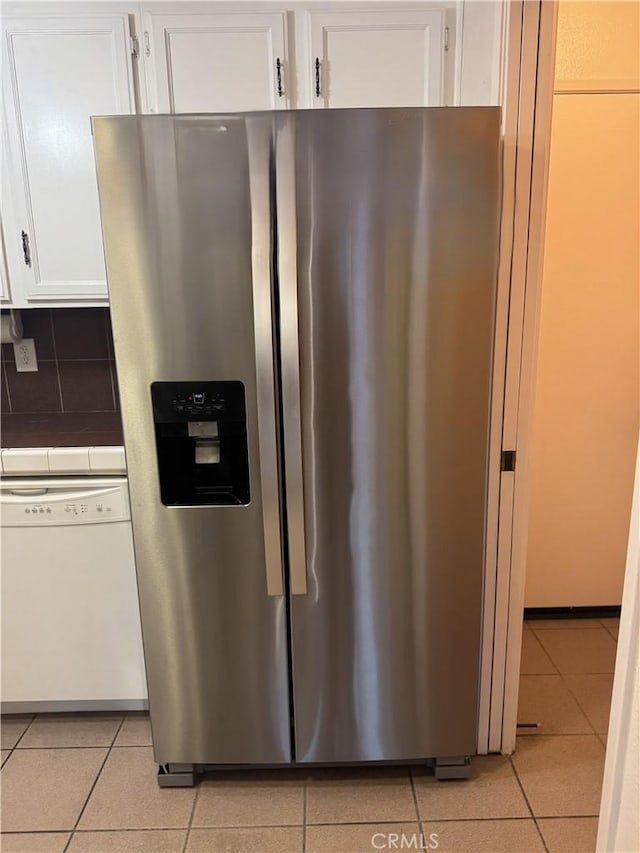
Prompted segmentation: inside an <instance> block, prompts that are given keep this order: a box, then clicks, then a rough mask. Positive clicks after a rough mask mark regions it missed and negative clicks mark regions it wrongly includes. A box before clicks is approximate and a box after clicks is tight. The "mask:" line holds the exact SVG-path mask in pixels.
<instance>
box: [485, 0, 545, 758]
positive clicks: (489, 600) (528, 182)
mask: <svg viewBox="0 0 640 853" xmlns="http://www.w3.org/2000/svg"><path fill="white" fill-rule="evenodd" d="M508 6H509V8H508V24H507V26H506V27H505V31H504V32H505V38H504V40H503V45H504V50H503V87H502V91H501V103H502V106H503V197H502V203H503V208H502V222H501V245H500V262H499V270H498V299H497V312H496V356H495V359H496V360H495V364H494V389H493V398H492V413H491V414H492V416H491V424H492V426H491V438H490V450H489V458H490V470H489V486H488V512H487V535H486V575H485V594H484V628H483V639H482V659H481V679H480V707H479V721H478V753H479V754H486V753H488V752H503V753H507V754H508V753H511V752H513V749H514V748H515V736H516V724H517V700H518V683H519V671H520V648H521V643H522V613H523V605H524V576H525V568H526V542H527V502H528V482H529V472H528V464H529V463H528V450H529V438H530V429H531V413H532V401H533V391H534V387H535V365H536V355H537V334H538V318H539V311H540V295H541V287H540V283H541V281H540V280H541V272H542V257H543V255H542V251H543V237H544V223H545V209H546V187H547V175H548V164H549V133H550V124H551V106H552V99H553V74H554V65H555V31H556V19H557V0H515V2H511V3H509V4H508ZM502 450H515V451H516V457H517V464H516V466H515V471H501V470H500V458H501V454H502Z"/></svg>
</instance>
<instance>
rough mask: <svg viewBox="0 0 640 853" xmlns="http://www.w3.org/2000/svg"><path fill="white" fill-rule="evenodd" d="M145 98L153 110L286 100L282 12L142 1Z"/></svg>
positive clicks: (237, 107)
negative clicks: (230, 9)
mask: <svg viewBox="0 0 640 853" xmlns="http://www.w3.org/2000/svg"><path fill="white" fill-rule="evenodd" d="M142 10H143V24H144V29H145V33H144V54H145V56H144V62H145V75H146V82H147V96H148V99H149V103H150V105H151V109H152V111H153V112H159V113H194V112H195V113H197V112H227V111H230V112H231V111H233V112H235V111H245V110H275V109H285V108H286V107H288V106H290V99H289V80H290V79H292V75H291V73H290V69H289V62H288V55H287V39H286V13H285V12H265V13H262V12H259V11H257V10H255V9H254V10H252V11H251V12H211V11H204V10H203V9H202V7H200V9H198V8H197V7H194V6H193V5H192V4H184V5H183V6H182V7H181V8H180V9H179V11H178V7H176V6H175V4H172V6H167V4H164V3H160V4H151V5H146V4H143V6H142Z"/></svg>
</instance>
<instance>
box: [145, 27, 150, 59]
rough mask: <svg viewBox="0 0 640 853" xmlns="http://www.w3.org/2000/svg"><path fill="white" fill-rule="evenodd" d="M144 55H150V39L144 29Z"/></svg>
mask: <svg viewBox="0 0 640 853" xmlns="http://www.w3.org/2000/svg"><path fill="white" fill-rule="evenodd" d="M143 38H144V55H145V56H151V41H150V39H149V33H148V32H147V31H146V30H145V32H144V36H143Z"/></svg>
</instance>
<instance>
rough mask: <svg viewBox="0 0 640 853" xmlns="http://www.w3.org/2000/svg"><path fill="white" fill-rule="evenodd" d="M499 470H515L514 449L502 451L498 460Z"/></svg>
mask: <svg viewBox="0 0 640 853" xmlns="http://www.w3.org/2000/svg"><path fill="white" fill-rule="evenodd" d="M500 470H501V471H515V470H516V452H515V450H503V451H502V460H501V462H500Z"/></svg>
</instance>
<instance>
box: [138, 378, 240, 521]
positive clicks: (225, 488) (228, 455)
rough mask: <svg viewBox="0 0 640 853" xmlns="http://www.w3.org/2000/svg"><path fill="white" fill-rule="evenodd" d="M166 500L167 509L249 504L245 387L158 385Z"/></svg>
mask: <svg viewBox="0 0 640 853" xmlns="http://www.w3.org/2000/svg"><path fill="white" fill-rule="evenodd" d="M151 402H152V406H153V421H154V426H155V436H156V455H157V460H158V476H159V478H160V496H161V499H162V503H163V504H164V505H165V506H207V505H211V506H238V505H246V504H248V503H249V501H250V498H251V495H250V489H249V455H248V450H247V416H246V407H245V395H244V385H243V383H242V382H233V381H223V382H153V383H152V384H151Z"/></svg>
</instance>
